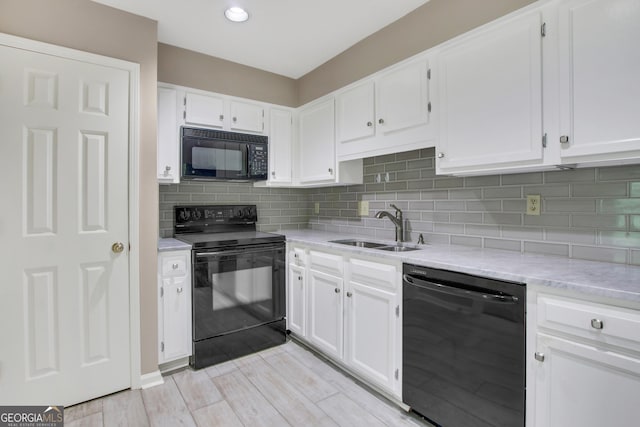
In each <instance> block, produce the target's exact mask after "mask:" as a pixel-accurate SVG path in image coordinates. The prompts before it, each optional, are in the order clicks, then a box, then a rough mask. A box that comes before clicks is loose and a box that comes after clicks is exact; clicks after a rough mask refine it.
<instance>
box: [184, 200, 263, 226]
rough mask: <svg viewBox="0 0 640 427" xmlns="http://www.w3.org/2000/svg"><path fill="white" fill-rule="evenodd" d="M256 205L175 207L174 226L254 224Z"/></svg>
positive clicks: (256, 214) (256, 218) (256, 213)
mask: <svg viewBox="0 0 640 427" xmlns="http://www.w3.org/2000/svg"><path fill="white" fill-rule="evenodd" d="M257 220H258V211H257V209H256V205H206V206H176V207H175V224H176V226H177V227H180V228H188V227H190V226H198V227H202V226H206V225H214V224H255V222H256V221H257Z"/></svg>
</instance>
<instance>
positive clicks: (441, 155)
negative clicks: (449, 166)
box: [438, 151, 444, 159]
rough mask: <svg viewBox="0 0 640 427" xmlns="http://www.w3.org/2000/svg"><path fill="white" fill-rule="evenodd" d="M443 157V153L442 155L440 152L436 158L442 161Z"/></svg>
mask: <svg viewBox="0 0 640 427" xmlns="http://www.w3.org/2000/svg"><path fill="white" fill-rule="evenodd" d="M443 157H444V153H443V152H442V151H441V152H439V153H438V158H439V159H442V158H443Z"/></svg>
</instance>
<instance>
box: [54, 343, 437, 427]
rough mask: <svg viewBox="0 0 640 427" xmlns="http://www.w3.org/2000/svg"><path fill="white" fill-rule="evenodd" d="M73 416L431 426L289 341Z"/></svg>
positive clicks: (131, 421)
mask: <svg viewBox="0 0 640 427" xmlns="http://www.w3.org/2000/svg"><path fill="white" fill-rule="evenodd" d="M164 380H165V382H164V384H162V385H160V386H156V387H152V388H149V389H145V390H127V391H123V392H120V393H116V394H113V395H110V396H106V397H103V398H101V399H96V400H92V401H90V402H85V403H82V404H80V405H76V406H72V407H69V408H66V409H65V414H64V415H65V426H70V427H78V426H86V427H93V426H96V427H101V426H131V427H138V426H141V427H145V426H159V427H163V426H167V427H168V426H171V427H173V426H200V427H205V426H206V427H216V426H222V427H243V426H244V427H260V426H265V427H286V426H292V427H298V426H304V427H307V426H329V427H334V426H340V427H347V426H353V427H359V426H362V427H384V426H389V427H396V426H398V427H403V426H406V427H425V426H428V425H429V424H427V423H425V422H423V421H421V420H419V419H417V418H416V417H414V416H412V415H410V414H407V413H406V412H404V411H402V410H401V409H399V408H397V407H396V406H394V405H392V404H390V403H389V402H387V401H386V400H384V399H381V398H380V397H379V396H377V395H375V394H373V393H371V392H369V391H368V390H367V389H366V388H363V387H362V386H360V385H359V384H358V383H357V382H355V381H354V380H353V379H351V378H350V377H348V376H346V375H344V374H343V373H342V372H340V371H339V370H337V369H336V368H335V367H333V366H331V365H330V364H328V363H326V362H325V361H323V360H322V359H321V358H319V357H317V356H316V355H315V354H313V353H312V352H310V351H308V350H306V349H305V348H304V347H302V346H300V345H298V344H296V343H295V342H289V343H287V344H284V345H281V346H279V347H275V348H271V349H269V350H265V351H263V352H260V353H257V354H254V355H250V356H247V357H243V358H240V359H236V360H233V361H230V362H225V363H222V364H219V365H216V366H211V367H209V368H207V369H201V370H199V371H192V370H190V369H185V370H182V371H179V372H176V373H173V374H172V375H168V376H165V378H164Z"/></svg>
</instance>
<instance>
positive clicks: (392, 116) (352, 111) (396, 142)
mask: <svg viewBox="0 0 640 427" xmlns="http://www.w3.org/2000/svg"><path fill="white" fill-rule="evenodd" d="M430 75H431V72H430V71H429V63H428V61H427V59H425V58H420V59H418V60H415V59H413V60H411V61H409V62H407V63H402V64H399V65H397V66H394V67H391V68H390V69H389V70H386V71H384V72H382V73H379V74H378V75H376V76H374V77H371V78H369V79H367V80H366V81H364V82H361V83H358V84H356V85H355V86H352V87H349V88H347V89H345V90H344V91H341V92H339V93H338V94H336V118H337V123H336V130H337V157H338V160H350V159H356V158H363V157H371V156H374V155H382V154H390V153H396V152H399V151H408V150H414V149H419V148H426V147H431V146H433V145H434V138H435V133H434V131H433V127H432V126H430V124H431V99H430V90H429V83H430Z"/></svg>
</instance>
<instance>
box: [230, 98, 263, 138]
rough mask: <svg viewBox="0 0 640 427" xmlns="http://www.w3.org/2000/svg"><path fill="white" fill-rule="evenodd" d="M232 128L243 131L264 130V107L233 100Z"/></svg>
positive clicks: (257, 131) (258, 131) (259, 131)
mask: <svg viewBox="0 0 640 427" xmlns="http://www.w3.org/2000/svg"><path fill="white" fill-rule="evenodd" d="M230 129H231V130H234V131H241V132H256V133H262V132H264V107H263V106H262V105H258V104H250V103H248V102H240V101H231V124H230Z"/></svg>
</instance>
